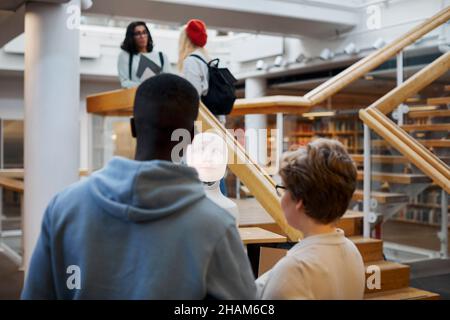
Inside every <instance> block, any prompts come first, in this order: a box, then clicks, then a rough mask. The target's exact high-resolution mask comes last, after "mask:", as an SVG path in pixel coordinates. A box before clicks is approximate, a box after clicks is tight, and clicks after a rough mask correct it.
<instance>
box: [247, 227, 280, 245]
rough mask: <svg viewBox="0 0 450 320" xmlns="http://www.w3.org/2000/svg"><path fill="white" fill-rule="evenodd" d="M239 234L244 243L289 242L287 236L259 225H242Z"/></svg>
mask: <svg viewBox="0 0 450 320" xmlns="http://www.w3.org/2000/svg"><path fill="white" fill-rule="evenodd" d="M239 235H240V236H241V240H242V242H243V243H244V244H255V243H283V242H287V238H286V237H285V236H282V235H280V234H277V233H274V232H271V231H267V230H265V229H262V228H258V227H246V228H241V227H240V228H239Z"/></svg>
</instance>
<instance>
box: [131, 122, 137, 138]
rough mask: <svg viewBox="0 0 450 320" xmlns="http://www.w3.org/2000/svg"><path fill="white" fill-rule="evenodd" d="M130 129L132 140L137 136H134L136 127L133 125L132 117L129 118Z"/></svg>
mask: <svg viewBox="0 0 450 320" xmlns="http://www.w3.org/2000/svg"><path fill="white" fill-rule="evenodd" d="M130 127H131V136H132V137H133V138H136V137H137V134H136V125H135V123H134V118H133V117H131V118H130Z"/></svg>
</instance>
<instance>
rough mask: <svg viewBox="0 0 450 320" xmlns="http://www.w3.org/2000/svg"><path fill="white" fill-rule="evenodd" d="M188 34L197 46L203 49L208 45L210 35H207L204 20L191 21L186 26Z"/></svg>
mask: <svg viewBox="0 0 450 320" xmlns="http://www.w3.org/2000/svg"><path fill="white" fill-rule="evenodd" d="M186 34H187V36H188V38H189V39H190V40H191V41H192V43H193V44H195V45H196V46H198V47H203V46H204V45H205V44H206V39H207V38H208V35H207V34H206V25H205V23H204V22H203V21H202V20H198V19H192V20H189V22H188V23H187V25H186Z"/></svg>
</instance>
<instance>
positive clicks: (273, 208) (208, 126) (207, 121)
mask: <svg viewBox="0 0 450 320" xmlns="http://www.w3.org/2000/svg"><path fill="white" fill-rule="evenodd" d="M198 119H199V120H200V121H201V122H202V125H201V126H199V127H197V128H198V129H199V130H200V131H207V130H208V131H209V130H214V131H215V132H216V133H218V134H219V135H221V136H222V137H223V138H224V141H225V142H226V144H227V146H228V150H229V152H228V154H229V161H228V163H229V164H228V168H230V170H231V171H232V172H233V173H234V174H235V175H236V176H237V177H239V179H241V181H242V182H243V183H244V184H245V185H246V186H247V187H248V188H249V189H250V190H251V192H252V194H253V196H254V197H255V198H256V199H257V200H258V202H259V203H260V204H261V206H262V207H263V208H264V209H266V211H267V212H268V213H269V214H270V215H271V216H272V218H273V219H274V220H275V222H276V223H277V224H278V225H279V226H280V228H281V230H282V231H283V232H284V233H285V234H286V235H287V236H288V237H289V239H290V240H291V241H298V240H299V239H300V238H301V237H302V234H301V232H299V231H298V230H296V229H294V228H292V227H291V226H289V224H288V223H287V221H286V218H285V217H284V214H283V212H282V210H281V205H280V199H279V197H278V195H277V194H276V191H275V182H274V181H273V179H272V178H271V177H270V176H269V175H268V174H267V173H266V172H265V171H264V170H263V169H262V168H261V167H260V166H259V165H257V164H256V162H255V161H254V160H253V159H251V158H250V156H249V155H248V154H247V152H245V150H244V148H243V147H242V146H241V144H240V143H239V142H238V141H237V140H236V139H235V137H233V135H232V134H231V133H230V132H228V131H227V130H226V129H225V127H224V126H222V124H221V123H220V122H219V121H218V120H217V118H216V117H214V116H213V114H212V113H211V112H210V111H209V110H208V109H207V108H206V107H205V106H204V105H203V104H200V109H199V116H198Z"/></svg>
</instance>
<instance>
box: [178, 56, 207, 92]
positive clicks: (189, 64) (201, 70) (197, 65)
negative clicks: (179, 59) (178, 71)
mask: <svg viewBox="0 0 450 320" xmlns="http://www.w3.org/2000/svg"><path fill="white" fill-rule="evenodd" d="M191 54H195V55H198V56H200V57H202V58H203V60H205V61H206V62H209V61H208V60H207V58H206V57H205V56H204V55H203V53H202V52H201V51H200V50H195V51H194V52H192V53H191ZM183 76H184V78H185V79H186V80H188V81H189V82H190V83H192V85H193V86H194V87H195V89H197V92H198V95H199V96H205V95H206V94H207V93H208V80H209V76H208V66H207V65H206V64H205V63H204V62H203V61H200V60H199V59H198V58H196V57H191V56H187V57H186V59H184V62H183Z"/></svg>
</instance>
